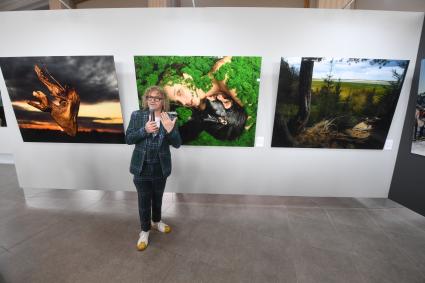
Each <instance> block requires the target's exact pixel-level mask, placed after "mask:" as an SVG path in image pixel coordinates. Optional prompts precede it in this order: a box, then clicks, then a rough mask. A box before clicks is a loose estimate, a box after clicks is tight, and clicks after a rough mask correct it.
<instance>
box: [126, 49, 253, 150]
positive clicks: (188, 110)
mask: <svg viewBox="0 0 425 283" xmlns="http://www.w3.org/2000/svg"><path fill="white" fill-rule="evenodd" d="M134 63H135V68H136V80H137V90H138V93H139V102H140V106H141V105H142V100H141V98H142V96H143V94H144V92H145V90H146V89H147V88H148V87H150V86H153V85H158V86H161V87H163V88H164V91H165V93H166V95H167V97H168V99H169V101H170V108H171V111H175V112H177V116H178V120H177V123H178V126H179V131H180V135H181V136H182V140H183V144H186V145H210V146H254V141H255V126H256V119H257V105H258V92H259V85H260V71H261V57H239V56H238V57H236V56H233V57H232V56H224V57H216V56H135V57H134Z"/></svg>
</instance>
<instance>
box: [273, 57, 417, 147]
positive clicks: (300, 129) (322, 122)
mask: <svg viewBox="0 0 425 283" xmlns="http://www.w3.org/2000/svg"><path fill="white" fill-rule="evenodd" d="M408 64H409V61H408V60H387V59H362V58H321V57H314V58H311V57H303V58H301V57H297V58H282V59H281V65H280V74H279V86H278V94H277V99H276V109H275V118H274V125H273V138H272V147H302V148H347V149H382V148H383V147H384V144H385V140H386V138H387V135H388V131H389V129H390V126H391V121H392V118H393V115H394V111H395V109H396V106H397V102H398V98H399V96H400V91H401V88H402V85H403V81H404V78H405V75H406V71H407V67H408Z"/></svg>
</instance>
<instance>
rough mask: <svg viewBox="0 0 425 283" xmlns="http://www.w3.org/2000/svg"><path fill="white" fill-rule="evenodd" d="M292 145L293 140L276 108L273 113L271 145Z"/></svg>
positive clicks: (293, 143)
mask: <svg viewBox="0 0 425 283" xmlns="http://www.w3.org/2000/svg"><path fill="white" fill-rule="evenodd" d="M294 145H295V141H294V138H293V137H292V135H291V133H290V131H289V129H288V126H287V124H286V121H285V118H283V116H282V115H280V113H279V111H277V110H276V111H275V113H274V125H273V138H272V147H293V146H294Z"/></svg>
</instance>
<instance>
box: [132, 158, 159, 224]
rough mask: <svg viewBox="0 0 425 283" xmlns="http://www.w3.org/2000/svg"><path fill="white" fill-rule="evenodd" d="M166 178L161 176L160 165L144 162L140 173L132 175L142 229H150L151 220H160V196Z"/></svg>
mask: <svg viewBox="0 0 425 283" xmlns="http://www.w3.org/2000/svg"><path fill="white" fill-rule="evenodd" d="M166 181H167V178H164V177H163V176H162V170H161V165H160V164H159V163H158V164H144V165H143V170H142V175H140V176H134V179H133V182H134V185H135V186H136V189H137V195H138V200H139V217H140V226H141V229H142V231H145V232H147V231H149V230H150V229H151V215H152V221H154V222H159V221H160V220H161V209H162V196H163V195H164V189H165V183H166Z"/></svg>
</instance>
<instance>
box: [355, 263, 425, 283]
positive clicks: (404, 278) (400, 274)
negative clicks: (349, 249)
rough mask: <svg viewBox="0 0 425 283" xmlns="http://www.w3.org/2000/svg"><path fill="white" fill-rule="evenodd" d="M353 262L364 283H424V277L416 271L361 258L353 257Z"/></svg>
mask: <svg viewBox="0 0 425 283" xmlns="http://www.w3.org/2000/svg"><path fill="white" fill-rule="evenodd" d="M353 261H354V264H355V266H356V268H357V270H358V271H359V272H360V274H361V276H362V278H363V280H364V282H365V283H401V282H403V283H423V282H425V277H424V276H423V274H421V272H420V270H418V269H414V268H410V267H406V266H400V265H397V264H394V263H392V262H390V261H386V260H374V259H370V258H368V257H362V256H353Z"/></svg>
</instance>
